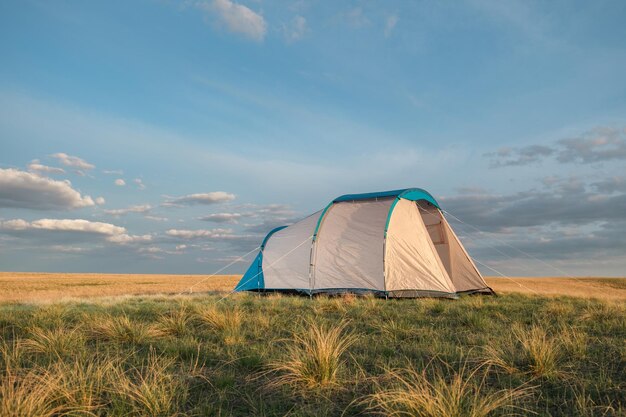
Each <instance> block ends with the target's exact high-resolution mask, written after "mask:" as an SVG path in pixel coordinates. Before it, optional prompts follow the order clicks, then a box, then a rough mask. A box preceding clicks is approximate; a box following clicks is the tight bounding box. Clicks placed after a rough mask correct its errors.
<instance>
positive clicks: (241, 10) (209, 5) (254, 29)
mask: <svg viewBox="0 0 626 417" xmlns="http://www.w3.org/2000/svg"><path fill="white" fill-rule="evenodd" d="M195 4H196V6H197V7H199V8H201V9H203V10H204V11H206V12H208V13H210V14H211V15H213V16H215V17H216V18H217V20H218V22H219V23H220V24H222V25H224V26H225V27H226V28H227V29H228V30H229V31H231V32H233V33H238V34H241V35H243V36H245V37H247V38H249V39H252V40H255V41H262V40H263V39H264V38H265V34H266V33H267V23H266V22H265V19H264V18H263V16H261V15H260V14H259V13H257V12H255V11H253V10H252V9H250V8H249V7H247V6H244V5H243V4H239V3H236V2H234V1H231V0H213V1H210V2H209V1H199V2H196V3H195Z"/></svg>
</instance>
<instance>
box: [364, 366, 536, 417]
mask: <svg viewBox="0 0 626 417" xmlns="http://www.w3.org/2000/svg"><path fill="white" fill-rule="evenodd" d="M487 366H488V363H487V362H483V363H480V364H478V365H476V366H473V367H471V365H470V364H468V363H467V362H465V363H463V365H462V366H461V369H460V370H458V371H457V370H454V369H451V368H450V366H445V367H441V366H435V365H433V364H430V365H429V366H428V367H426V368H425V369H424V370H422V371H417V370H415V369H414V368H412V367H409V368H406V369H404V368H403V369H395V370H390V371H388V372H387V374H386V375H385V377H384V379H383V380H384V381H385V382H384V383H378V384H377V385H376V392H375V393H373V394H371V395H370V396H369V397H368V410H370V411H378V412H380V413H381V414H383V415H385V416H420V417H463V416H469V417H487V416H489V415H492V414H493V413H495V412H498V414H500V415H514V413H516V412H517V411H520V410H521V411H528V410H524V409H521V408H516V403H518V402H520V400H523V399H525V398H528V397H530V396H532V394H533V387H527V386H520V387H516V388H508V389H500V390H490V389H489V388H487V386H486V378H487V377H488V375H489V372H488V370H486V371H485V370H484V369H483V368H485V367H487Z"/></svg>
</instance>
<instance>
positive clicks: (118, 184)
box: [113, 178, 126, 187]
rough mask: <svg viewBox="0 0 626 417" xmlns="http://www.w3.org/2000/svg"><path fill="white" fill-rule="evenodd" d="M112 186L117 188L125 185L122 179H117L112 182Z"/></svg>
mask: <svg viewBox="0 0 626 417" xmlns="http://www.w3.org/2000/svg"><path fill="white" fill-rule="evenodd" d="M113 184H115V185H117V186H118V187H124V186H125V185H126V181H124V179H122V178H118V179H116V180H115V181H113Z"/></svg>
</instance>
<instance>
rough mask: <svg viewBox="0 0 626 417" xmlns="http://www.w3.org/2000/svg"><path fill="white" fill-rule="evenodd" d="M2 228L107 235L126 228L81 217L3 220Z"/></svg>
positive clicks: (119, 232) (115, 233)
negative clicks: (28, 220) (30, 220)
mask: <svg viewBox="0 0 626 417" xmlns="http://www.w3.org/2000/svg"><path fill="white" fill-rule="evenodd" d="M0 228H2V229H4V230H14V231H19V230H48V231H59V232H79V233H94V234H100V235H107V236H116V235H120V234H123V233H125V232H126V229H125V228H123V227H120V226H116V225H114V224H111V223H102V222H92V221H89V220H83V219H39V220H33V221H32V222H27V221H26V220H23V219H14V220H5V221H2V222H0Z"/></svg>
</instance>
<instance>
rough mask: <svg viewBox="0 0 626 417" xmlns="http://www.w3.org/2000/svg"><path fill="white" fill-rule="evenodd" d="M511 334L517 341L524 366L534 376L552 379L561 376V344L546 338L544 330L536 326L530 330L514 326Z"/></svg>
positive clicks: (553, 339) (548, 337)
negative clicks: (522, 355)
mask: <svg viewBox="0 0 626 417" xmlns="http://www.w3.org/2000/svg"><path fill="white" fill-rule="evenodd" d="M513 334H514V335H515V337H516V338H517V340H518V341H519V343H520V345H521V347H522V352H523V354H524V359H525V361H526V364H527V366H528V368H529V370H530V372H531V373H532V374H533V375H534V376H537V377H545V378H552V377H558V376H560V375H561V374H562V371H561V362H562V359H563V348H562V344H561V343H560V342H559V341H558V340H557V339H555V338H552V337H550V336H548V334H547V332H546V330H545V329H544V328H542V327H539V326H537V325H533V326H531V327H530V328H525V327H522V326H514V327H513Z"/></svg>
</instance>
